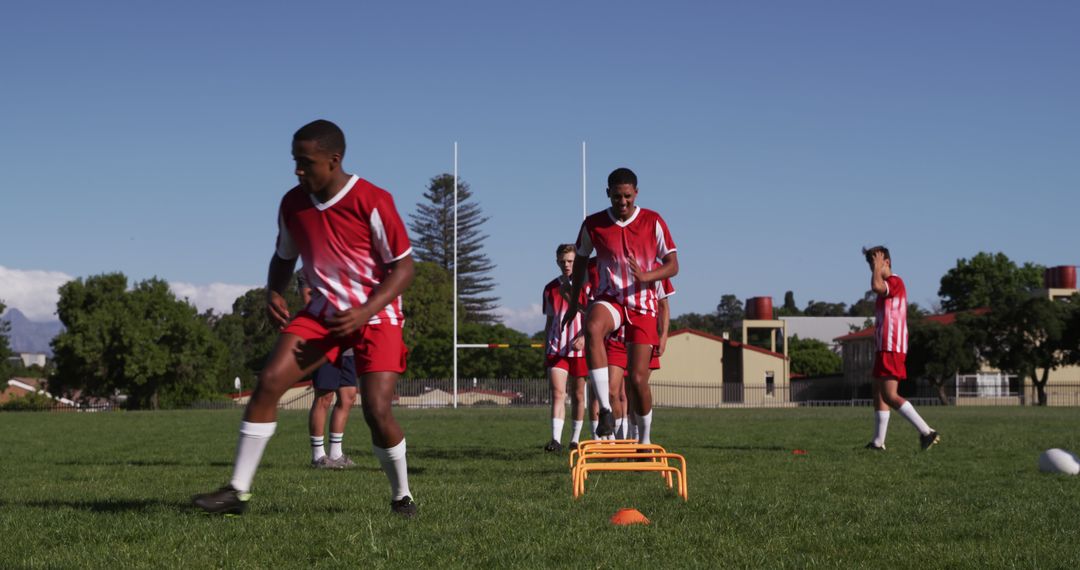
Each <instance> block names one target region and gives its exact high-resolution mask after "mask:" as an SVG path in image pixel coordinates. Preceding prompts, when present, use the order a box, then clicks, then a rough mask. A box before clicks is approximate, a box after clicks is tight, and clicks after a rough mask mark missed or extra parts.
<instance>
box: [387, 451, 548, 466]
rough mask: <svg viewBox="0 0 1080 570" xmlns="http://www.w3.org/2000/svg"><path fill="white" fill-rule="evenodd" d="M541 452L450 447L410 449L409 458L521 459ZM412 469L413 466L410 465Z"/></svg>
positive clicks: (536, 455)
mask: <svg viewBox="0 0 1080 570" xmlns="http://www.w3.org/2000/svg"><path fill="white" fill-rule="evenodd" d="M539 456H540V453H539V452H538V451H537V450H533V449H509V448H498V447H448V448H439V449H432V448H429V449H418V450H415V451H413V450H410V451H409V458H414V457H415V458H417V459H445V460H452V461H460V460H465V459H493V460H497V461H521V460H523V459H534V458H536V457H539ZM409 470H410V471H411V470H412V468H411V467H410V468H409Z"/></svg>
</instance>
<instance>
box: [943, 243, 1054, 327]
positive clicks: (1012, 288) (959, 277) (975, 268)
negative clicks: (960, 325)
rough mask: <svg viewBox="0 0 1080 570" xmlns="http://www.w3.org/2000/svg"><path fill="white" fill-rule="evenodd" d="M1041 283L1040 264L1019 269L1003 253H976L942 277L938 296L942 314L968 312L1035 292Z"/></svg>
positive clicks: (959, 260) (958, 262)
mask: <svg viewBox="0 0 1080 570" xmlns="http://www.w3.org/2000/svg"><path fill="white" fill-rule="evenodd" d="M1042 280H1043V266H1041V265H1035V264H1032V263H1025V264H1024V265H1023V266H1021V267H1018V266H1017V265H1016V264H1015V263H1013V262H1012V261H1011V260H1010V259H1009V258H1008V257H1007V256H1006V255H1005V254H1004V253H986V252H979V253H978V254H976V255H975V257H972V258H971V259H970V260H968V259H958V260H957V261H956V267H954V268H952V269H950V270H949V271H948V272H947V273H945V275H944V276H943V277H942V278H941V286H940V287H939V288H938V296H939V297H941V308H942V310H943V311H945V312H948V313H952V312H957V311H969V310H972V309H978V308H980V307H989V306H991V305H993V304H994V303H997V302H1000V301H1001V299H1004V298H1006V297H1011V296H1013V295H1014V294H1015V293H1021V292H1030V291H1032V290H1034V289H1038V288H1039V287H1041V286H1042Z"/></svg>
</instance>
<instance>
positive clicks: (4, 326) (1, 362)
mask: <svg viewBox="0 0 1080 570" xmlns="http://www.w3.org/2000/svg"><path fill="white" fill-rule="evenodd" d="M6 310H7V305H5V304H4V302H3V301H0V315H2V314H4V311H6ZM10 333H11V323H9V322H8V321H3V320H0V392H3V391H4V389H6V388H7V381H8V380H10V379H11V366H10V365H9V364H8V359H9V358H11V356H12V352H11V345H10V344H9V343H8V335H9V334H10Z"/></svg>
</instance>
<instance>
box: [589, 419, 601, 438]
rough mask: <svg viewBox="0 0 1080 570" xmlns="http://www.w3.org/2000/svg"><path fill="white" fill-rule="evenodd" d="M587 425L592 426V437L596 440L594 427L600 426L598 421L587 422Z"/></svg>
mask: <svg viewBox="0 0 1080 570" xmlns="http://www.w3.org/2000/svg"><path fill="white" fill-rule="evenodd" d="M589 425H590V426H592V437H593V439H596V426H598V425H600V420H589Z"/></svg>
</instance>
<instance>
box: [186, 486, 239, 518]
mask: <svg viewBox="0 0 1080 570" xmlns="http://www.w3.org/2000/svg"><path fill="white" fill-rule="evenodd" d="M250 499H251V493H241V492H240V491H237V490H236V489H233V487H232V485H226V486H224V487H222V488H220V489H218V490H217V491H214V492H213V493H203V494H201V495H195V496H194V497H192V498H191V504H192V505H194V506H195V508H197V509H202V512H203V513H205V514H208V515H225V516H230V515H232V516H237V515H242V514H244V511H245V510H246V509H247V504H248V501H249V500H250Z"/></svg>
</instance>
